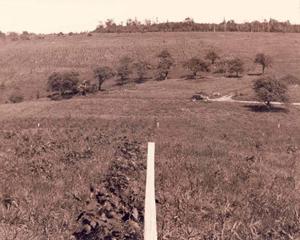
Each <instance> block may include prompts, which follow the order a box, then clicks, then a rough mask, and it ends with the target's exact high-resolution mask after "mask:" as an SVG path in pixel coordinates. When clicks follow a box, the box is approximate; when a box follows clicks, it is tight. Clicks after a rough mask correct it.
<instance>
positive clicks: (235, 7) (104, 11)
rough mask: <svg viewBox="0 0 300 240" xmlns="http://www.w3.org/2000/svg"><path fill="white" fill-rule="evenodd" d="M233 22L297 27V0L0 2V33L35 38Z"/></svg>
mask: <svg viewBox="0 0 300 240" xmlns="http://www.w3.org/2000/svg"><path fill="white" fill-rule="evenodd" d="M135 17H137V18H138V19H140V20H144V19H146V18H147V19H152V20H155V19H156V18H158V20H159V21H165V20H169V21H176V20H183V19H184V18H186V17H192V18H193V19H194V20H195V21H197V22H217V23H219V22H221V21H222V20H223V19H224V18H225V19H227V20H229V19H234V20H235V21H237V22H243V21H249V20H255V19H257V20H263V19H269V18H275V19H278V20H290V21H291V22H292V23H300V0H0V30H1V31H3V32H8V31H17V32H21V31H23V30H27V31H30V32H36V33H51V32H70V31H73V32H78V31H79V32H80V31H87V30H93V29H95V27H96V26H97V25H98V23H99V22H100V21H105V20H106V19H108V18H112V19H114V20H115V21H117V22H120V21H126V19H128V18H135Z"/></svg>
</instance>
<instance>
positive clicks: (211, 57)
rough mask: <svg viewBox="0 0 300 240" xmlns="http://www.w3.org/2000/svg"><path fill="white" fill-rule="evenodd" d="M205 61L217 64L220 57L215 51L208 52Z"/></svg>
mask: <svg viewBox="0 0 300 240" xmlns="http://www.w3.org/2000/svg"><path fill="white" fill-rule="evenodd" d="M205 59H207V60H209V61H210V62H211V64H212V65H213V64H215V62H216V60H218V59H220V56H219V55H218V53H217V52H216V50H214V49H210V50H208V52H207V54H206V55H205Z"/></svg>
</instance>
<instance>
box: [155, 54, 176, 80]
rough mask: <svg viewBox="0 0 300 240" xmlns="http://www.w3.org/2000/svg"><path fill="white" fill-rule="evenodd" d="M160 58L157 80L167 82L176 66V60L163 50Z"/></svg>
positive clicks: (159, 55)
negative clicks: (171, 70)
mask: <svg viewBox="0 0 300 240" xmlns="http://www.w3.org/2000/svg"><path fill="white" fill-rule="evenodd" d="M157 57H158V59H159V60H158V61H159V62H158V66H157V75H158V76H157V79H158V80H165V79H167V78H168V75H169V72H170V69H171V67H172V66H173V65H174V62H175V61H174V59H173V57H172V55H171V54H170V53H169V51H168V50H163V51H161V52H160V54H158V55H157Z"/></svg>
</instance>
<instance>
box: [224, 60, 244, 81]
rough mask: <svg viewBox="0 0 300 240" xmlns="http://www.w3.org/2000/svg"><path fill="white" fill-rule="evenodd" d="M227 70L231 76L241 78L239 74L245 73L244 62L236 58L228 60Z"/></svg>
mask: <svg viewBox="0 0 300 240" xmlns="http://www.w3.org/2000/svg"><path fill="white" fill-rule="evenodd" d="M226 68H227V72H229V74H230V75H232V74H234V73H235V76H236V77H239V74H240V73H243V72H244V62H243V61H242V59H240V58H238V57H235V58H232V59H229V60H227V63H226Z"/></svg>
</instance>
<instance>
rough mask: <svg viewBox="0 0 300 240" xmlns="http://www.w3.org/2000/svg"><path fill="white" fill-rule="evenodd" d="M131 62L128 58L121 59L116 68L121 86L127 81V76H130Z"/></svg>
mask: <svg viewBox="0 0 300 240" xmlns="http://www.w3.org/2000/svg"><path fill="white" fill-rule="evenodd" d="M132 62H133V60H132V59H131V58H130V57H128V56H125V57H122V58H121V59H120V62H119V66H118V67H117V75H118V76H119V78H120V79H119V82H120V84H121V85H123V84H124V83H125V82H126V80H128V79H129V75H130V74H132Z"/></svg>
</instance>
